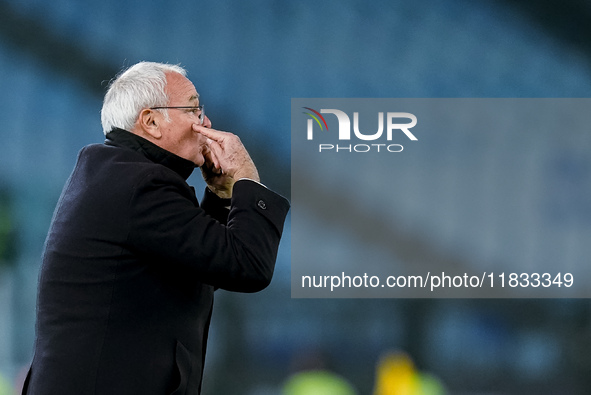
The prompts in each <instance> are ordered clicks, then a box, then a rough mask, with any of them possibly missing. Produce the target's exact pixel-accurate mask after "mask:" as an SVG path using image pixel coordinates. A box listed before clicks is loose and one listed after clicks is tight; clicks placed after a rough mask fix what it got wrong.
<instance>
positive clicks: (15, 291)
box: [0, 0, 591, 395]
mask: <svg viewBox="0 0 591 395" xmlns="http://www.w3.org/2000/svg"><path fill="white" fill-rule="evenodd" d="M590 18H591V2H589V1H586V0H570V1H555V0H540V1H537V2H528V1H527V0H497V1H492V0H491V1H486V2H474V1H469V0H415V1H413V2H403V1H389V0H378V1H371V2H369V1H360V0H324V1H311V0H301V1H297V2H288V1H271V0H255V1H249V2H246V1H213V0H212V1H189V0H177V1H173V2H172V1H171V2H169V1H163V0H153V1H151V2H144V1H139V0H129V1H120V0H116V1H115V0H103V1H94V2H86V1H75V0H54V1H52V2H46V1H38V0H18V1H17V0H8V1H6V0H4V1H0V73H1V77H0V121H1V124H2V125H3V126H2V128H1V129H0V136H2V152H3V153H2V155H0V164H1V166H0V377H3V379H0V394H2V391H3V390H2V385H3V384H2V382H5V384H4V385H5V386H6V385H10V386H14V387H16V386H18V381H19V379H20V376H21V375H22V370H23V368H24V367H26V365H27V364H28V363H29V361H30V359H31V357H32V355H31V352H32V344H33V341H34V322H35V298H36V283H37V274H38V269H39V263H40V255H41V250H42V247H43V242H44V238H45V235H46V232H47V228H48V225H49V222H50V219H51V215H52V212H53V209H54V206H55V203H56V201H57V198H58V196H59V193H60V191H61V188H62V186H63V184H64V182H65V180H66V178H67V177H68V175H69V172H70V171H71V169H72V166H73V164H74V161H75V158H76V154H77V152H78V150H79V149H80V148H81V147H82V146H84V145H86V144H89V143H94V142H101V141H102V140H103V136H102V133H101V127H100V114H99V111H100V107H101V101H102V96H103V94H104V91H105V88H106V85H107V82H108V81H109V80H110V79H111V78H112V77H113V76H114V75H116V74H117V72H118V71H119V70H120V69H121V68H122V67H124V66H128V65H131V64H133V63H135V62H137V61H140V60H152V61H162V62H169V63H180V64H182V65H183V66H185V67H186V68H187V69H188V71H189V77H190V78H191V79H192V81H193V82H194V83H195V85H196V87H197V90H198V91H199V92H200V94H201V96H202V98H203V103H204V104H205V105H206V111H207V114H208V116H209V117H210V118H211V120H212V122H213V124H214V127H216V128H219V129H224V130H230V131H234V132H237V133H239V134H240V136H241V138H242V140H243V142H244V143H245V145H246V146H247V148H249V150H250V151H251V153H252V155H253V157H254V158H255V162H257V164H258V166H259V168H260V170H261V175H262V178H263V180H264V182H265V183H266V184H268V185H269V186H271V187H272V188H273V189H275V190H277V191H279V192H281V193H283V194H284V195H286V196H289V195H290V189H291V184H290V179H289V174H290V143H289V142H290V99H291V98H292V97H588V96H589V92H591V73H590V72H591V30H590V29H588V23H589V22H588V21H589V19H590ZM545 138H547V139H549V140H548V141H547V142H546V143H547V144H551V143H552V141H555V140H552V139H557V137H556V136H546V137H545ZM580 141H587V142H588V141H589V140H588V139H587V140H585V139H580ZM575 148H576V149H575ZM590 148H591V146H587V147H584V146H583V147H581V145H580V144H570V145H569V144H565V145H563V146H562V147H561V151H560V154H561V155H560V156H559V157H558V158H549V159H548V163H549V164H550V165H549V168H548V171H549V173H551V174H552V176H553V177H554V179H555V180H557V181H556V183H555V184H551V186H552V187H556V188H557V189H556V190H554V191H553V193H554V194H555V195H553V196H554V197H553V198H552V199H550V200H548V199H546V200H544V201H543V203H544V204H549V205H550V208H549V209H550V210H553V211H551V213H552V214H553V215H551V216H550V217H551V218H550V219H551V220H552V221H554V222H553V226H554V232H553V233H552V234H553V235H559V240H558V242H559V243H561V245H562V246H564V245H569V246H571V247H569V249H568V251H570V252H571V253H572V254H574V255H575V256H576V255H577V254H579V253H580V251H584V250H583V248H582V246H583V245H584V244H588V243H587V242H586V241H585V240H583V239H578V240H575V241H574V242H573V241H571V239H572V237H573V235H575V234H577V230H580V231H581V233H580V234H588V233H589V230H590V228H591V203H590V201H591V199H589V198H588V196H589V195H590V192H591V159H590V158H591V156H590V155H589V149H590ZM447 149H449V150H451V151H450V152H449V155H451V156H453V155H454V154H455V153H457V155H461V154H462V153H465V150H469V149H471V147H470V146H469V145H455V146H453V145H450V146H449V147H447ZM492 149H494V147H491V150H492ZM569 149H572V152H571V151H569ZM453 150H457V151H456V152H454V151H453ZM491 155H492V154H491ZM502 159H503V158H499V161H502ZM552 159H556V160H552ZM419 165H420V164H419V163H417V166H419ZM427 170H428V169H425V171H427ZM311 176H312V175H311ZM452 176H453V175H452ZM315 181H316V182H318V183H319V184H320V183H322V180H315ZM191 182H192V183H193V184H194V185H196V186H197V187H198V189H199V186H202V185H203V184H202V182H201V181H200V180H199V177H198V174H196V175H194V176H192V178H191ZM312 182H314V180H312ZM509 187H510V183H509V184H507V188H509ZM460 192H461V191H460ZM506 192H507V193H510V191H509V190H507V191H506ZM498 193H503V191H500V192H498ZM540 198H541V199H542V197H540ZM351 205H352V206H355V205H358V203H356V202H353V201H352V202H351ZM392 209H393V210H395V209H396V208H395V207H394V208H392ZM406 218H407V220H408V221H412V220H413V218H412V217H411V218H408V216H407V217H406ZM420 219H421V218H417V220H420ZM447 220H449V219H447ZM451 220H453V218H452V219H451ZM489 220H490V224H487V223H485V224H484V225H485V226H490V227H491V228H492V227H494V226H497V227H498V226H499V224H498V223H497V222H495V221H494V217H489ZM315 221H316V222H321V221H322V218H318V217H316V218H315ZM445 221H446V218H445V217H440V222H439V223H437V224H435V225H434V226H436V227H437V229H440V230H441V229H443V230H445V229H446V227H449V226H453V224H452V225H450V224H448V223H446V222H445ZM289 230H290V222H289V218H288V222H287V224H286V232H285V239H284V242H283V243H282V246H281V250H280V256H279V261H278V264H277V271H276V277H275V280H274V282H273V284H272V285H271V286H270V287H269V288H268V289H267V290H265V291H264V292H262V293H260V294H256V295H237V294H229V293H225V292H218V293H217V294H216V298H217V299H216V308H215V312H214V321H213V323H212V329H211V336H210V341H209V350H208V362H207V366H206V372H205V382H204V394H205V395H214V394H238V395H272V394H280V393H281V388H282V386H283V383H284V382H285V381H286V380H287V379H288V378H289V377H290V376H291V375H292V374H293V373H294V371H295V370H296V369H297V368H298V367H302V366H305V365H306V364H308V366H309V365H310V364H318V363H319V360H323V361H324V363H325V365H324V366H325V367H326V369H330V370H331V371H333V372H335V373H337V374H338V375H340V376H342V377H345V378H346V379H347V380H348V381H349V382H350V383H351V384H352V385H353V386H354V387H355V388H356V389H357V391H358V393H359V394H371V393H372V391H373V388H374V385H375V382H376V368H377V364H378V361H379V360H380V358H382V356H383V355H384V354H385V353H387V352H389V351H402V352H405V353H406V354H407V355H408V356H410V358H411V359H412V361H413V362H414V364H415V366H416V369H418V370H420V371H422V372H429V373H431V374H433V375H434V376H436V377H437V378H438V379H439V380H440V381H441V382H442V383H443V384H444V385H445V388H446V389H447V392H448V393H449V394H465V395H468V394H474V395H476V394H588V393H591V392H590V391H591V353H590V352H589V350H590V349H591V309H590V306H589V302H588V301H587V300H509V299H500V300H386V299H384V300H353V299H351V300H326V299H323V300H292V299H291V298H290V288H289V287H290V252H291V251H290V243H289V238H290V231H289ZM429 231H430V230H429V229H425V232H429ZM504 231H505V229H502V228H494V233H495V235H497V236H498V235H499V234H503V232H504ZM434 234H437V232H434ZM536 237H538V239H537V240H536V241H537V242H539V243H550V244H551V243H555V242H557V241H556V240H554V239H553V238H551V237H550V236H549V235H546V236H544V235H537V236H536ZM544 237H547V238H546V239H545V238H544ZM400 242H408V240H403V241H400ZM501 242H502V240H501V241H498V244H495V245H496V246H497V247H498V248H501V246H502V243H501ZM422 248H429V246H428V245H427V246H424V245H423V246H422ZM434 250H436V248H434ZM421 253H423V254H424V253H425V252H424V251H423V252H421ZM502 255H503V256H506V254H502ZM560 258H561V257H560V256H557V257H556V259H557V260H558V261H557V264H560V261H559V260H560ZM587 259H588V257H587ZM73 302H75V301H73ZM6 383H8V384H6ZM2 395H3V394H2ZM379 395H382V394H379Z"/></svg>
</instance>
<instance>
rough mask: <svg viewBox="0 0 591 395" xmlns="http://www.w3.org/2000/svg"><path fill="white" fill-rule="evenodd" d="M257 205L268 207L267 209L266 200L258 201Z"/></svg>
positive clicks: (263, 207) (263, 208)
mask: <svg viewBox="0 0 591 395" xmlns="http://www.w3.org/2000/svg"><path fill="white" fill-rule="evenodd" d="M257 206H259V208H260V209H261V210H266V209H267V204H266V203H265V201H264V200H259V201H258V202H257Z"/></svg>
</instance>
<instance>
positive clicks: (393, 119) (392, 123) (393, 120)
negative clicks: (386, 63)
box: [303, 107, 418, 152]
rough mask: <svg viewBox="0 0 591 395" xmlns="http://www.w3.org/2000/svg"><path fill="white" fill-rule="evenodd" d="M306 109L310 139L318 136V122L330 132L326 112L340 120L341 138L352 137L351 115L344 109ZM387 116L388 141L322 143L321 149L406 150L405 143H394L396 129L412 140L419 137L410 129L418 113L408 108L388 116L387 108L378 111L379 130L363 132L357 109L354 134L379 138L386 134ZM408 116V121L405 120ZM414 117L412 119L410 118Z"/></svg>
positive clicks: (341, 139)
mask: <svg viewBox="0 0 591 395" xmlns="http://www.w3.org/2000/svg"><path fill="white" fill-rule="evenodd" d="M303 108H304V109H305V110H307V111H306V112H304V114H306V115H308V116H310V117H311V118H308V124H307V134H306V135H307V139H308V140H314V128H315V125H317V129H318V128H319V129H320V133H326V132H328V131H329V130H328V124H327V122H326V119H325V118H324V116H322V114H333V115H335V116H336V117H337V121H338V125H339V128H338V141H339V142H345V141H351V137H352V136H351V119H350V118H349V116H348V115H347V114H346V113H345V112H344V111H341V110H336V109H325V108H322V109H320V111H316V110H314V109H312V108H310V107H303ZM384 119H385V123H386V128H385V129H386V136H385V141H386V142H387V143H379V142H375V143H371V144H365V143H364V144H348V145H347V144H342V143H341V144H339V143H337V144H325V143H323V144H318V151H319V152H330V151H332V152H370V151H374V152H402V150H403V149H404V147H403V146H402V145H401V144H391V143H390V142H391V141H392V138H393V136H394V135H395V133H398V132H402V133H403V134H404V135H405V136H406V137H407V138H408V139H410V140H411V141H417V140H418V139H417V138H416V137H415V135H414V134H413V133H412V132H411V131H410V129H411V128H413V127H414V126H415V125H416V124H417V117H416V116H415V115H414V114H411V113H408V112H387V113H386V116H385V117H384V113H383V112H378V130H377V131H376V132H371V133H367V132H362V131H360V130H359V112H353V134H354V136H355V138H356V139H358V140H362V141H372V142H373V141H376V140H380V139H381V140H382V141H384V138H383V137H382V135H383V134H384ZM402 120H406V122H402V123H401V121H402ZM409 121H410V122H409Z"/></svg>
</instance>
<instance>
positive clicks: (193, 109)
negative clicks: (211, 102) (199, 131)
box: [150, 105, 205, 125]
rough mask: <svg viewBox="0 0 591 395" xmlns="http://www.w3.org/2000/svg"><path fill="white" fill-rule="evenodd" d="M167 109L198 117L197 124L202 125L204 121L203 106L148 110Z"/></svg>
mask: <svg viewBox="0 0 591 395" xmlns="http://www.w3.org/2000/svg"><path fill="white" fill-rule="evenodd" d="M168 109H176V110H188V111H187V112H192V113H193V114H195V115H197V116H198V117H199V122H200V123H199V124H200V125H203V122H204V121H205V109H204V108H203V105H201V106H181V107H150V110H168Z"/></svg>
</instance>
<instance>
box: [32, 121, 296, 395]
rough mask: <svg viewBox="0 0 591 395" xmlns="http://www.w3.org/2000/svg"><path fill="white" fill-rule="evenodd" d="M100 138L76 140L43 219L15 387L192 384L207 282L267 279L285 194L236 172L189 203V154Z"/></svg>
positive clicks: (232, 285) (131, 388)
mask: <svg viewBox="0 0 591 395" xmlns="http://www.w3.org/2000/svg"><path fill="white" fill-rule="evenodd" d="M107 137H108V140H107V141H106V143H105V144H94V145H90V146H87V147H85V148H83V149H82V151H81V152H80V154H79V157H78V161H77V163H76V166H75V168H74V171H73V173H72V175H71V176H70V178H69V180H68V182H67V184H66V186H65V187H64V190H63V192H62V195H61V197H60V199H59V202H58V205H57V207H56V210H55V213H54V217H53V219H52V223H51V227H50V230H49V234H48V237H47V240H46V245H45V250H44V254H43V262H42V267H41V273H40V277H39V294H38V303H37V339H36V344H35V354H34V358H33V363H32V365H31V369H30V371H29V375H28V378H27V382H26V387H25V392H24V393H27V394H31V395H45V394H48V395H49V394H51V395H57V394H59V395H68V394H72V395H85V394H97V395H100V394H108V395H116V394H125V395H129V394H141V395H149V394H154V395H156V394H158V395H162V394H198V393H199V392H200V387H201V377H202V372H203V361H204V357H205V348H206V341H207V333H208V327H209V322H210V317H211V312H212V303H213V292H214V289H215V288H222V289H226V290H230V291H239V292H256V291H259V290H262V289H263V288H265V287H266V286H267V285H268V284H269V282H270V281H271V277H272V275H273V269H274V264H275V259H276V256H277V249H278V245H279V239H280V237H281V233H282V229H283V223H284V219H285V216H286V214H287V211H288V210H289V204H288V202H287V201H286V200H285V199H284V198H283V197H281V196H279V195H277V194H275V193H273V192H272V191H270V190H268V189H267V188H265V187H264V186H262V185H260V184H258V183H256V182H253V181H248V180H241V181H238V182H236V184H235V185H234V191H233V197H232V199H231V201H229V200H224V199H220V198H218V197H217V196H216V195H214V194H213V193H211V192H210V191H206V194H205V196H204V199H203V202H202V203H201V205H199V203H198V201H197V198H196V197H195V193H194V190H193V189H192V188H191V187H190V186H189V185H188V184H187V183H186V181H185V180H186V178H187V177H188V176H189V175H190V173H191V172H192V170H193V169H194V165H193V164H192V163H191V162H189V161H187V160H185V159H182V158H180V157H178V156H176V155H173V154H171V153H169V152H167V151H164V150H162V149H161V148H159V147H157V146H156V145H153V144H151V143H150V142H148V141H147V140H144V139H142V138H140V137H138V136H136V135H134V134H132V133H129V132H126V131H123V130H114V131H112V132H111V133H109V134H108V135H107ZM227 205H229V206H231V208H230V209H229V210H228V209H227V208H226V206H227Z"/></svg>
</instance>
